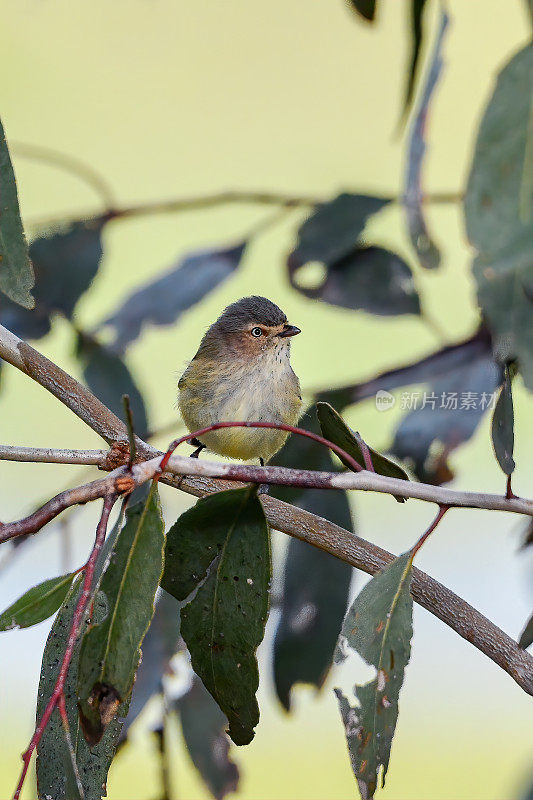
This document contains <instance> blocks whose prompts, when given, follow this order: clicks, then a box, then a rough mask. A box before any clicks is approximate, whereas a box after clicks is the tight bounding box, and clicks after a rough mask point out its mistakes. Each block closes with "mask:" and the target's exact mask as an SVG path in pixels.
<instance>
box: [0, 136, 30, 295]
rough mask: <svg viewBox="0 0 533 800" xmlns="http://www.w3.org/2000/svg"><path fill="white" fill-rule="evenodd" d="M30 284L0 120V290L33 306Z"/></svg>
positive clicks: (12, 180) (17, 203)
mask: <svg viewBox="0 0 533 800" xmlns="http://www.w3.org/2000/svg"><path fill="white" fill-rule="evenodd" d="M33 284H34V276H33V269H32V265H31V261H30V257H29V254H28V244H27V242H26V237H25V236H24V228H23V226H22V220H21V218H20V210H19V201H18V195H17V183H16V181H15V173H14V172H13V165H12V164H11V158H10V156H9V150H8V147H7V142H6V137H5V134H4V128H3V127H2V122H1V121H0V292H3V293H4V294H5V295H7V297H10V298H11V300H13V302H14V303H18V304H19V305H21V306H24V308H33V305H34V300H33V297H32V296H31V294H30V290H31V288H32V286H33Z"/></svg>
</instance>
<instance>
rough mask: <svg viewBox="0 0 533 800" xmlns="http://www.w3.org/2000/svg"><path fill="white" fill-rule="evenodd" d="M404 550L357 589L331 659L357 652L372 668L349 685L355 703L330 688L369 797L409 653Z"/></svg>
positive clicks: (385, 760)
mask: <svg viewBox="0 0 533 800" xmlns="http://www.w3.org/2000/svg"><path fill="white" fill-rule="evenodd" d="M411 571H412V565H411V561H410V553H405V554H404V555H402V556H400V557H399V558H396V559H395V560H394V561H393V562H392V563H391V564H389V566H388V567H386V568H385V569H384V570H383V571H382V572H379V573H378V574H377V575H375V576H374V577H373V578H372V579H371V580H370V581H369V582H368V583H367V584H366V585H365V587H364V588H363V589H362V591H361V592H360V593H359V595H358V596H357V597H356V598H355V601H354V603H353V605H352V607H351V608H350V610H349V612H348V614H347V615H346V619H345V621H344V624H343V626H342V632H341V636H340V638H339V647H338V651H337V661H338V662H342V661H344V660H345V659H346V657H347V655H348V653H349V652H350V651H355V652H357V653H358V654H359V655H360V656H362V658H363V659H364V660H365V661H366V663H367V664H369V665H371V666H373V667H375V668H376V677H375V678H374V679H373V680H372V681H370V682H369V683H366V684H364V685H362V686H359V685H356V686H355V689H354V691H355V696H356V698H357V701H358V703H359V705H358V706H356V707H353V706H351V705H350V703H349V701H348V700H347V698H346V697H345V696H344V695H343V694H342V692H341V691H340V690H339V689H336V690H335V693H336V695H337V699H338V701H339V707H340V712H341V716H342V719H343V722H344V726H345V731H346V738H347V742H348V750H349V752H350V760H351V763H352V769H353V771H354V774H355V777H356V779H357V782H358V784H359V788H360V791H361V796H362V797H363V798H371V797H373V796H374V793H375V791H376V788H377V784H378V777H379V774H380V772H381V773H382V781H381V783H382V786H384V785H385V775H386V773H387V767H388V764H389V758H390V750H391V744H392V739H393V736H394V732H395V729H396V722H397V719H398V699H399V695H400V690H401V688H402V684H403V680H404V673H405V668H406V666H407V664H408V662H409V658H410V655H411V637H412V635H413V622H412V620H413V600H412V597H411V593H410V585H411Z"/></svg>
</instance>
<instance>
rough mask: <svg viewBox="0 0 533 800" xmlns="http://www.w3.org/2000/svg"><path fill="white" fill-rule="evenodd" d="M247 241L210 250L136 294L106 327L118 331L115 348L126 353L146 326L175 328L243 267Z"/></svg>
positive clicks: (184, 260) (105, 323)
mask: <svg viewBox="0 0 533 800" xmlns="http://www.w3.org/2000/svg"><path fill="white" fill-rule="evenodd" d="M245 247H246V242H242V243H239V244H238V245H236V246H234V247H230V248H227V249H224V250H206V251H204V252H202V253H195V254H194V255H189V256H187V257H186V258H184V259H183V260H182V261H180V263H179V264H178V266H177V267H173V268H172V269H171V270H169V271H168V272H166V273H164V274H163V275H161V276H158V277H157V278H156V279H155V280H154V281H152V282H151V283H148V284H146V285H145V286H142V287H141V288H140V289H137V290H136V291H134V292H132V294H130V296H129V297H127V298H126V300H125V301H124V302H123V303H122V305H121V306H120V307H119V308H118V309H117V310H116V311H115V313H114V314H112V315H111V316H110V317H108V318H107V319H106V320H105V322H104V325H109V326H111V327H112V328H113V329H114V333H115V340H114V343H113V349H116V350H118V351H119V352H122V351H124V350H125V349H126V347H128V345H130V344H131V343H132V342H133V341H135V339H137V338H138V336H139V334H140V333H141V330H142V328H143V326H144V325H147V324H152V325H171V324H172V323H173V322H176V320H177V319H179V318H180V317H181V315H182V314H183V312H184V311H186V310H187V309H189V308H191V306H193V305H196V303H199V302H200V300H202V299H203V298H204V297H205V296H206V295H207V294H209V292H212V291H213V290H214V289H216V287H217V286H219V285H220V284H221V283H222V282H223V281H225V280H226V279H227V278H229V277H230V276H231V275H232V274H233V273H234V272H235V270H236V269H237V267H238V266H239V264H240V262H241V259H242V257H243V254H244V251H245Z"/></svg>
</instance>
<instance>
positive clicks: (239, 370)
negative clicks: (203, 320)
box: [178, 296, 302, 465]
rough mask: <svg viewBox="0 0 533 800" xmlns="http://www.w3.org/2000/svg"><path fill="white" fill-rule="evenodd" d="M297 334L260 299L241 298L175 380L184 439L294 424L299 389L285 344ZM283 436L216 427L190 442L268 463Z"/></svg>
mask: <svg viewBox="0 0 533 800" xmlns="http://www.w3.org/2000/svg"><path fill="white" fill-rule="evenodd" d="M298 333H301V331H300V329H299V328H297V327H295V326H294V325H289V324H288V322H287V317H286V316H285V314H284V313H283V311H282V310H281V309H280V308H278V306H277V305H276V304H275V303H272V302H271V301H270V300H267V298H266V297H257V296H254V297H243V298H242V299H241V300H237V301H236V302H235V303H232V304H231V305H230V306H228V307H227V308H226V309H225V310H224V311H223V312H222V314H221V315H220V317H219V318H218V319H217V321H216V322H214V323H213V324H212V325H211V327H210V328H209V329H208V330H207V332H206V333H205V335H204V337H203V339H202V341H201V342H200V347H199V348H198V352H197V353H196V355H195V356H194V358H193V359H192V361H191V362H190V364H189V366H188V367H187V369H186V370H185V372H184V373H183V375H182V376H181V378H180V380H179V383H178V389H179V398H178V405H179V409H180V411H181V415H182V417H183V420H184V422H185V424H186V426H187V428H188V429H189V431H190V432H191V433H193V432H194V431H196V430H199V429H201V428H206V427H208V426H209V425H213V424H214V423H216V422H284V423H287V424H289V425H295V424H296V422H297V421H298V419H299V417H300V414H301V408H302V398H301V394H300V383H299V381H298V378H297V377H296V375H295V373H294V371H293V369H292V367H291V364H290V345H291V338H292V337H293V336H296V334H298ZM287 436H288V433H286V432H285V431H278V430H271V429H266V428H223V429H221V430H217V431H211V432H210V433H206V434H203V435H202V437H201V438H202V441H198V440H193V442H192V444H194V446H196V447H197V450H196V451H195V452H194V453H193V454H192V455H193V456H194V457H198V455H199V453H200V452H201V450H202V449H203V448H204V447H207V448H208V449H209V450H211V451H212V452H213V453H218V454H219V455H221V456H226V457H227V458H231V459H242V460H243V461H248V460H250V459H256V458H258V459H259V462H260V464H261V465H263V464H264V463H265V462H267V461H269V460H270V459H271V458H272V456H273V455H274V454H275V453H277V451H278V450H279V449H280V448H281V447H282V446H283V444H284V442H285V440H286V438H287Z"/></svg>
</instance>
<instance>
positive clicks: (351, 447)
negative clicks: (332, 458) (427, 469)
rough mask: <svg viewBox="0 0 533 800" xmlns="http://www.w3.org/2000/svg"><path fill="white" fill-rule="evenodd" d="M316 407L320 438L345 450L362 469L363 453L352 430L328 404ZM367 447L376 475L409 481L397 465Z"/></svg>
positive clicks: (320, 404) (405, 473)
mask: <svg viewBox="0 0 533 800" xmlns="http://www.w3.org/2000/svg"><path fill="white" fill-rule="evenodd" d="M316 407H317V414H318V421H319V423H320V428H321V430H322V436H324V438H325V439H329V441H330V442H333V444H336V445H338V446H339V447H341V448H342V449H343V450H345V451H346V452H347V453H348V455H350V456H352V457H353V458H354V459H355V460H356V461H357V462H358V463H359V464H361V466H362V467H363V468H364V466H365V462H364V457H363V452H362V450H361V446H360V444H359V441H358V440H357V438H356V435H354V432H353V431H352V429H351V428H350V427H349V426H348V425H347V424H346V423H345V421H344V420H343V419H342V417H341V416H340V414H338V413H337V412H336V411H335V409H334V408H333V407H332V406H330V405H329V403H317V406H316ZM367 447H368V450H369V452H370V455H371V458H372V464H373V466H374V470H375V471H376V472H377V473H378V475H387V476H388V477H389V478H400V479H401V480H405V481H408V480H409V475H408V474H407V472H406V471H405V470H404V469H402V467H400V466H399V464H396V462H395V461H391V459H390V458H386V456H384V455H382V454H381V453H378V452H377V451H376V450H373V449H372V448H371V447H369V445H368V444H367ZM341 461H342V462H343V463H344V464H345V466H347V467H349V466H350V465H349V463H348V462H346V461H345V460H344V459H343V458H342V457H341Z"/></svg>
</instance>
